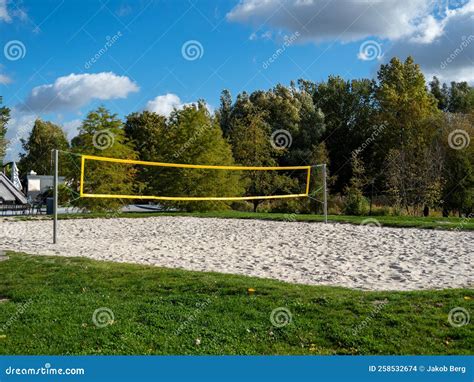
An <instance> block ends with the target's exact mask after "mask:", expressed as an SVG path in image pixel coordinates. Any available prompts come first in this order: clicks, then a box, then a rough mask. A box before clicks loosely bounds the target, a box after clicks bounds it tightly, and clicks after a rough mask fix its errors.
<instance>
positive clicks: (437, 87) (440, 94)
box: [430, 76, 449, 111]
mask: <svg viewBox="0 0 474 382" xmlns="http://www.w3.org/2000/svg"><path fill="white" fill-rule="evenodd" d="M430 91H431V94H433V96H434V97H435V98H436V100H437V101H438V109H440V110H442V111H447V110H448V107H449V90H448V87H447V86H446V84H443V85H442V86H441V83H440V82H439V79H438V77H436V76H434V77H433V80H432V81H431V82H430Z"/></svg>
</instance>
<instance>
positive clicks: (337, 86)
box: [299, 77, 380, 192]
mask: <svg viewBox="0 0 474 382" xmlns="http://www.w3.org/2000/svg"><path fill="white" fill-rule="evenodd" d="M299 83H300V87H303V88H305V89H312V91H313V93H312V97H313V102H314V104H315V108H317V109H320V110H321V112H322V114H323V115H324V126H325V129H324V133H323V134H322V140H323V141H324V142H325V143H326V147H327V150H328V153H329V158H330V163H331V165H330V168H329V170H330V171H331V173H332V174H333V176H334V177H335V178H334V185H333V190H334V191H335V192H343V191H344V189H345V188H346V187H347V185H348V184H349V182H350V179H351V176H352V173H351V166H350V163H351V158H352V152H354V151H355V150H357V149H359V148H360V147H361V146H362V145H363V143H364V142H365V141H366V140H367V139H369V138H370V137H371V136H372V134H373V133H374V131H375V130H376V129H377V127H378V124H377V120H376V114H377V109H376V108H375V99H374V98H375V83H374V81H371V80H368V79H362V80H352V81H346V80H344V79H343V78H341V77H329V79H328V80H327V82H322V83H319V84H310V83H308V81H300V82H299ZM373 149H374V147H372V148H371V150H365V151H363V152H362V153H360V159H361V160H362V161H364V162H365V163H369V164H370V163H372V166H373V167H375V168H374V169H373V170H372V169H371V170H372V171H373V172H376V171H377V167H378V166H379V165H380V160H374V159H373V157H372V156H373V155H375V154H378V153H379V152H378V151H374V150H373Z"/></svg>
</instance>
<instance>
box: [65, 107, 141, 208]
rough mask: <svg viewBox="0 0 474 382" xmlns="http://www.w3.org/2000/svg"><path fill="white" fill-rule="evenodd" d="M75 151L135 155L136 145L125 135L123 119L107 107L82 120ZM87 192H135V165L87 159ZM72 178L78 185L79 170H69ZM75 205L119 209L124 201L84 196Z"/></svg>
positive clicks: (85, 190) (128, 193)
mask: <svg viewBox="0 0 474 382" xmlns="http://www.w3.org/2000/svg"><path fill="white" fill-rule="evenodd" d="M72 149H73V151H74V152H76V153H80V154H88V155H96V156H103V157H112V158H120V159H136V158H137V154H136V153H135V151H134V149H133V145H132V144H131V143H130V142H129V141H128V139H127V138H126V136H125V132H124V129H123V123H122V121H121V120H120V119H119V118H118V117H117V115H115V114H110V112H109V111H108V110H107V109H105V108H104V107H99V108H98V109H97V110H94V111H91V112H90V113H89V114H88V115H87V117H86V119H85V120H84V121H83V123H82V125H81V127H80V129H79V135H78V136H76V137H75V138H74V139H73V140H72ZM85 169H86V171H85V176H84V180H85V182H84V192H85V193H91V194H119V195H124V194H125V195H130V194H133V191H134V186H135V185H136V182H135V180H136V179H135V175H136V169H135V167H134V166H132V165H129V164H121V163H113V162H101V161H90V160H89V161H86V167H85ZM69 178H70V181H71V183H72V184H73V185H75V189H78V184H79V173H78V171H77V166H76V167H75V171H74V172H72V173H71V174H69ZM75 205H76V206H79V207H82V208H85V209H87V210H90V211H109V210H112V211H113V210H118V209H120V207H122V205H123V201H121V200H119V199H99V198H81V199H77V200H76V201H75Z"/></svg>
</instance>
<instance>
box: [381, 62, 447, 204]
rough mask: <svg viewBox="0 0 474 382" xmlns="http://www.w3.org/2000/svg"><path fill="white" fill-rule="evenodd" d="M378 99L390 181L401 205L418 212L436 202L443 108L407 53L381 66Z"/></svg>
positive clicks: (382, 144) (389, 184)
mask: <svg viewBox="0 0 474 382" xmlns="http://www.w3.org/2000/svg"><path fill="white" fill-rule="evenodd" d="M378 79H379V85H378V88H377V100H378V103H379V106H380V115H379V117H380V118H381V120H383V121H384V123H385V124H386V128H385V129H384V130H383V132H382V134H381V138H382V139H381V148H382V150H383V151H385V152H386V153H387V156H386V158H385V161H384V166H385V167H386V168H387V171H386V180H387V185H388V187H389V189H390V191H391V193H392V195H394V196H395V199H396V200H397V201H398V202H399V203H400V205H401V207H402V208H405V209H406V210H407V212H410V208H412V210H413V212H414V213H416V212H417V211H418V210H419V208H420V206H423V205H424V204H428V203H429V204H433V203H434V202H435V201H433V194H434V193H433V190H434V189H439V185H440V183H441V179H440V171H435V168H438V167H439V165H440V159H439V152H438V151H439V150H438V147H437V145H436V144H433V143H434V142H436V140H437V139H438V137H437V136H438V135H439V127H440V126H439V121H440V114H439V110H438V109H437V101H436V99H435V97H434V96H433V95H432V94H431V93H429V92H428V91H427V89H426V86H425V79H424V76H423V74H422V72H421V70H420V68H419V66H418V65H416V64H415V63H414V62H413V59H412V58H411V57H408V58H407V59H406V61H405V62H401V61H400V60H398V59H397V58H393V59H392V60H391V61H390V63H388V64H386V65H382V66H381V68H380V70H379V72H378Z"/></svg>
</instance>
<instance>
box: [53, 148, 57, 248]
mask: <svg viewBox="0 0 474 382" xmlns="http://www.w3.org/2000/svg"><path fill="white" fill-rule="evenodd" d="M53 154H54V178H53V244H56V243H57V242H58V150H57V149H54V150H53Z"/></svg>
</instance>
